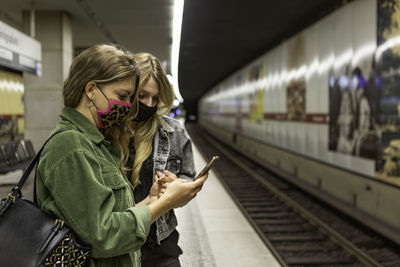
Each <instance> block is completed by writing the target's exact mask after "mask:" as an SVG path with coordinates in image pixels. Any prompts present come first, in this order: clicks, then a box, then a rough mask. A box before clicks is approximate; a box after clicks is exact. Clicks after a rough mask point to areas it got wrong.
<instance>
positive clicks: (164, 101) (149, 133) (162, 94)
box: [130, 53, 175, 185]
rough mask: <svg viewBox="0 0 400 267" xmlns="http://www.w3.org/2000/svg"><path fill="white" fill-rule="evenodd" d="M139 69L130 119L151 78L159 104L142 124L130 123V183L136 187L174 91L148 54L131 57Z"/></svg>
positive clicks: (133, 116) (158, 65)
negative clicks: (131, 143)
mask: <svg viewBox="0 0 400 267" xmlns="http://www.w3.org/2000/svg"><path fill="white" fill-rule="evenodd" d="M133 58H134V60H135V61H136V64H137V65H138V68H139V75H140V79H139V86H138V90H137V91H136V94H135V98H134V100H133V102H132V113H131V114H132V118H135V117H136V116H137V114H138V111H139V97H138V95H139V92H140V90H141V89H142V88H143V87H144V86H145V85H146V84H147V82H148V81H149V80H150V78H153V79H154V80H155V81H156V83H157V85H158V88H159V102H158V105H157V112H156V113H155V114H154V115H153V116H152V117H150V118H149V119H147V120H146V121H143V122H135V121H131V125H130V128H131V129H132V130H133V134H134V143H133V145H134V148H135V151H136V153H135V160H134V162H133V166H132V176H131V182H132V184H133V185H137V184H138V182H139V181H140V169H141V167H142V165H143V162H144V161H145V160H146V159H147V158H148V157H149V155H150V154H151V151H152V149H153V139H154V135H155V133H156V131H157V127H158V125H162V124H163V122H162V120H161V116H162V115H165V114H167V113H168V112H169V111H170V110H171V108H172V105H173V101H174V98H175V96H174V91H173V89H172V86H171V84H170V82H169V80H168V78H167V75H166V74H165V71H164V69H163V68H162V66H161V63H160V61H159V60H158V59H157V58H156V57H155V56H153V55H151V54H149V53H137V54H134V55H133Z"/></svg>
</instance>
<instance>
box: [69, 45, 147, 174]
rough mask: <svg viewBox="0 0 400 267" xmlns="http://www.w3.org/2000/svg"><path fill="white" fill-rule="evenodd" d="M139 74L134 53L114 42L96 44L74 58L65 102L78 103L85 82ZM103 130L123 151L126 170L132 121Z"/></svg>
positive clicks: (104, 82)
mask: <svg viewBox="0 0 400 267" xmlns="http://www.w3.org/2000/svg"><path fill="white" fill-rule="evenodd" d="M138 74H139V71H138V68H137V64H136V62H135V61H134V60H133V58H132V53H130V52H128V51H126V50H124V49H123V48H122V47H119V46H115V45H108V44H99V45H94V46H92V47H90V48H88V49H86V50H84V51H83V52H82V53H80V54H79V55H78V56H77V57H76V58H75V59H74V60H73V62H72V64H71V67H70V71H69V74H68V77H67V79H66V80H65V82H64V89H63V96H64V105H65V106H67V107H72V108H75V107H77V106H78V104H79V102H80V101H81V99H82V96H83V94H84V93H85V86H86V84H87V83H88V82H90V81H95V82H96V83H98V84H108V83H112V82H116V81H120V80H124V79H127V78H130V77H134V76H136V77H138ZM136 91H137V90H136ZM127 117H128V116H127ZM126 119H127V118H126ZM100 130H101V131H102V134H103V135H104V136H105V138H106V139H107V140H109V141H111V143H112V144H113V145H114V146H115V147H117V148H118V149H119V150H120V151H121V157H120V159H121V164H120V166H121V170H123V169H124V165H125V162H126V161H127V158H128V155H129V149H128V144H129V138H130V137H131V133H132V131H131V130H130V128H129V124H127V123H122V124H121V126H120V127H118V128H113V129H110V130H104V129H100Z"/></svg>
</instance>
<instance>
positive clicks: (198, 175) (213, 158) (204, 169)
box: [194, 156, 219, 180]
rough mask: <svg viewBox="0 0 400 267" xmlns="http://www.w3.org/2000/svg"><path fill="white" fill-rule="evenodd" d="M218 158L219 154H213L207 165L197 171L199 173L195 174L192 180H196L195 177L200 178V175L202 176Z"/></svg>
mask: <svg viewBox="0 0 400 267" xmlns="http://www.w3.org/2000/svg"><path fill="white" fill-rule="evenodd" d="M217 159H219V156H214V157H212V159H211V160H210V162H209V163H207V165H206V166H205V167H204V168H203V169H202V170H201V172H199V174H197V176H196V178H194V180H196V179H197V178H200V177H201V176H203V175H204V174H206V173H207V172H208V171H209V170H210V169H211V167H212V166H213V165H214V163H215V161H216V160H217Z"/></svg>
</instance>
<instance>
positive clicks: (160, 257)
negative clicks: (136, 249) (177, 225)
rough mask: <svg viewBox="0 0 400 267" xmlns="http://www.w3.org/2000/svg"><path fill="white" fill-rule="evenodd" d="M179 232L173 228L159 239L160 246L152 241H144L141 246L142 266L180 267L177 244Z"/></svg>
mask: <svg viewBox="0 0 400 267" xmlns="http://www.w3.org/2000/svg"><path fill="white" fill-rule="evenodd" d="M178 239H179V233H178V232H177V231H176V230H175V231H174V232H172V233H171V235H170V236H169V237H167V238H166V239H165V240H163V241H161V246H159V245H156V244H154V243H153V242H147V243H145V244H144V245H143V246H142V248H141V253H142V259H141V262H142V267H180V266H181V264H180V262H179V255H180V254H182V250H181V248H180V247H179V246H178Z"/></svg>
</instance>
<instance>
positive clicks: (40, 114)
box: [23, 11, 73, 151]
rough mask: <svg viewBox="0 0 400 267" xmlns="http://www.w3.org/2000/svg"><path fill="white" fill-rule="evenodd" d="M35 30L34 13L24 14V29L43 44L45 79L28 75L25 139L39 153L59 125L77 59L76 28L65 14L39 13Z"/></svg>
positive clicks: (37, 12)
mask: <svg viewBox="0 0 400 267" xmlns="http://www.w3.org/2000/svg"><path fill="white" fill-rule="evenodd" d="M34 17H35V20H34V23H35V27H30V25H29V23H31V21H32V20H31V19H30V12H29V11H27V12H24V14H23V18H24V22H23V24H24V25H23V28H24V29H25V31H26V33H27V34H29V30H28V29H32V28H33V29H35V39H37V40H38V41H40V42H41V44H42V76H41V77H37V76H34V75H31V74H24V85H25V97H24V104H25V139H30V140H32V143H33V146H34V148H35V151H38V149H39V148H40V147H41V145H42V144H43V142H44V141H45V140H46V138H47V137H48V135H49V133H50V131H51V130H52V129H54V127H55V126H56V124H57V122H58V121H59V114H60V112H61V110H62V107H63V100H62V88H63V83H64V80H65V79H66V77H67V74H68V71H69V67H70V65H71V62H72V58H73V47H72V26H71V21H70V17H69V15H68V14H67V13H65V12H63V11H56V12H54V11H36V12H35V16H34Z"/></svg>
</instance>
